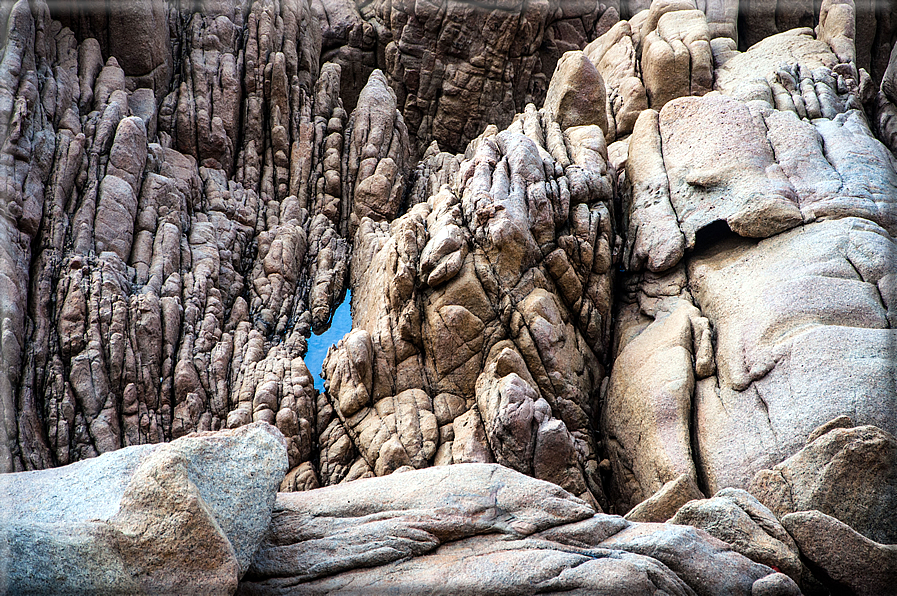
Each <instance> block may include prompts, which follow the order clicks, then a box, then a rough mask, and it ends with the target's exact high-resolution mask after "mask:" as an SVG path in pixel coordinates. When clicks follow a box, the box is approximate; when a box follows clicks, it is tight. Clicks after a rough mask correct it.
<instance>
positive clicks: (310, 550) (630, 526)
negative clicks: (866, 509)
mask: <svg viewBox="0 0 897 596" xmlns="http://www.w3.org/2000/svg"><path fill="white" fill-rule="evenodd" d="M723 568H724V569H726V573H724V574H721V573H719V572H718V571H719V569H723ZM776 575H777V574H775V573H774V572H773V571H772V570H771V569H769V568H768V567H766V566H764V565H759V564H756V563H753V562H751V561H749V560H748V559H746V558H744V557H742V556H741V555H739V554H737V553H735V552H733V551H732V550H730V548H729V547H728V546H727V545H726V544H724V543H723V542H720V541H718V540H716V539H714V538H712V537H710V536H709V535H707V534H706V533H704V532H702V531H700V530H696V529H694V528H688V527H683V526H674V525H668V524H635V523H631V522H628V521H626V520H624V519H623V518H620V517H618V516H612V515H603V514H596V513H595V511H594V509H592V508H591V507H590V506H589V505H588V504H587V503H585V502H584V501H582V500H580V499H578V498H576V497H574V496H573V495H571V494H569V493H568V492H566V491H564V490H563V489H561V488H560V487H558V486H556V485H553V484H551V483H548V482H544V481H541V480H536V479H534V478H530V477H528V476H524V475H523V474H520V473H519V472H515V471H514V470H511V469H510V468H506V467H503V466H500V465H497V464H456V465H452V466H441V467H433V468H427V469H423V470H411V471H407V472H403V473H401V474H393V475H390V476H384V477H380V478H369V479H364V480H358V481H356V482H351V483H346V484H341V485H338V486H332V487H327V488H323V489H317V490H313V491H308V492H303V493H281V494H279V495H278V497H277V503H276V505H275V508H274V521H273V523H272V527H271V531H270V533H269V534H268V537H267V538H266V540H265V542H264V544H263V545H262V547H261V548H260V550H259V552H258V553H257V554H256V556H255V559H254V561H253V564H252V567H251V568H250V570H249V572H248V573H247V575H246V576H245V577H244V579H243V581H242V582H241V584H240V589H239V592H238V593H240V594H282V593H286V592H291V591H293V592H301V593H307V594H323V593H328V592H334V591H338V592H339V593H347V594H371V593H382V592H386V591H395V592H398V593H407V592H409V591H424V592H426V593H430V594H465V595H468V594H470V595H474V594H483V595H485V594H495V593H506V594H536V593H544V592H546V591H574V590H581V591H589V592H590V593H594V592H598V593H602V594H612V595H620V596H622V595H624V594H626V595H633V594H637V595H641V594H645V595H649V594H650V595H653V594H656V593H657V592H658V591H663V592H664V593H667V594H671V595H682V596H686V595H693V594H700V595H707V596H709V595H712V594H733V595H744V596H748V595H752V594H753V593H754V591H755V590H756V589H757V588H754V586H755V585H756V586H758V587H763V586H767V585H773V586H774V589H770V590H769V591H767V592H764V593H768V594H776V595H779V596H786V595H788V596H796V595H797V594H799V591H798V590H797V587H796V585H795V584H794V583H793V582H791V580H789V579H788V578H784V579H781V580H780V579H776ZM764 589H765V588H764Z"/></svg>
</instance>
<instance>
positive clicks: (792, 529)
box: [782, 510, 897, 596]
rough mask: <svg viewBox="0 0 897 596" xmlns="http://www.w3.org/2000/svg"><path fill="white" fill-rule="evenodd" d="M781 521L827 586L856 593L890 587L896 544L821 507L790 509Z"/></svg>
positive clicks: (896, 558)
mask: <svg viewBox="0 0 897 596" xmlns="http://www.w3.org/2000/svg"><path fill="white" fill-rule="evenodd" d="M782 525H783V526H785V528H786V529H787V530H788V533H789V534H791V536H793V537H794V541H795V542H796V543H797V546H798V548H800V552H801V554H802V555H803V556H804V557H806V558H807V559H809V560H810V561H811V562H812V563H813V565H815V566H817V567H818V568H819V569H821V571H822V573H821V574H818V576H821V579H822V580H823V582H824V583H826V584H827V585H828V587H829V588H830V589H831V590H832V591H833V592H834V591H836V590H837V591H840V592H844V593H848V594H856V595H857V596H861V595H862V596H867V595H868V596H872V595H873V594H876V595H877V594H887V593H889V592H891V591H893V588H894V577H895V574H897V547H895V546H894V545H892V544H879V543H877V542H874V541H872V540H869V539H868V538H866V537H865V536H863V535H861V534H859V533H858V532H856V531H855V530H854V529H853V528H851V527H850V526H848V525H847V524H845V523H843V522H841V521H838V520H837V519H835V518H833V517H831V516H828V515H826V514H824V513H822V512H820V511H816V510H811V511H801V512H798V513H789V514H788V515H786V516H784V517H783V518H782Z"/></svg>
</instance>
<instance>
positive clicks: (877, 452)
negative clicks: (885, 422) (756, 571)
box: [749, 426, 897, 544]
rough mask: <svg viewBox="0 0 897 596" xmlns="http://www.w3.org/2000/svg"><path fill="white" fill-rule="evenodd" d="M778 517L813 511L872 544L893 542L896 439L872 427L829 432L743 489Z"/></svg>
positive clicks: (896, 510) (895, 528) (896, 522)
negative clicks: (851, 530)
mask: <svg viewBox="0 0 897 596" xmlns="http://www.w3.org/2000/svg"><path fill="white" fill-rule="evenodd" d="M749 490H750V492H751V493H752V494H753V495H755V496H756V497H757V498H758V499H759V500H760V501H761V502H762V503H763V504H764V505H766V506H767V507H769V508H770V509H771V510H772V511H773V512H774V513H775V514H776V516H778V517H779V518H784V516H786V515H788V514H789V513H795V512H799V511H809V510H819V511H821V512H822V513H824V514H826V515H829V516H832V517H834V518H836V519H838V520H840V521H841V522H843V523H845V524H847V525H849V526H850V527H852V528H853V529H854V530H856V531H857V532H859V533H860V534H862V535H864V536H866V537H867V538H869V539H871V540H874V541H876V542H881V543H885V544H897V438H895V437H894V435H892V434H891V433H889V432H886V431H884V430H882V429H880V428H877V427H874V426H858V427H856V428H834V429H831V430H829V431H828V432H826V433H824V434H822V435H821V436H818V437H814V440H813V441H812V442H810V443H809V444H808V445H807V446H806V447H804V448H803V449H801V450H800V451H798V452H797V453H795V454H794V455H793V456H791V457H789V458H788V459H786V460H785V461H783V462H782V463H780V464H778V465H777V466H775V467H774V468H772V469H771V470H761V471H760V472H758V473H757V475H756V476H754V479H753V480H752V481H751V485H750V488H749Z"/></svg>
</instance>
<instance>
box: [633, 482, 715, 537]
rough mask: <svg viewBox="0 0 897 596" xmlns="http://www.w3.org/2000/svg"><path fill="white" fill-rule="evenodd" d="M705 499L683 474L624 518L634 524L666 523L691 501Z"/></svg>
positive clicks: (695, 485)
mask: <svg viewBox="0 0 897 596" xmlns="http://www.w3.org/2000/svg"><path fill="white" fill-rule="evenodd" d="M703 497H704V493H702V492H701V491H700V489H699V488H698V486H697V484H695V481H694V479H692V478H690V477H689V476H687V475H686V474H683V475H681V476H679V477H678V478H676V479H675V480H670V481H669V482H667V483H666V484H664V485H663V486H662V487H661V489H660V490H659V491H657V492H656V493H654V494H653V495H651V496H650V497H648V498H647V499H645V500H644V501H642V502H641V503H639V504H638V505H636V506H635V507H633V508H632V509H630V510H629V512H628V513H627V514H626V515H625V516H624V518H625V519H628V520H629V521H634V522H658V523H659V522H665V521H667V520H668V519H670V518H671V517H673V516H674V515H676V512H677V511H679V510H680V508H681V507H682V506H683V505H685V504H686V503H688V502H689V501H693V500H695V499H702V498H703ZM674 523H675V522H674ZM687 525H691V526H695V525H697V524H693V523H689V524H687ZM704 529H706V528H704ZM717 538H719V536H717Z"/></svg>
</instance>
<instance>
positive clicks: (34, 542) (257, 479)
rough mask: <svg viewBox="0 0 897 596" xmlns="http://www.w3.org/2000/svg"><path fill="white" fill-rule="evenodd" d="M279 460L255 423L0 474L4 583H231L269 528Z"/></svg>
mask: <svg viewBox="0 0 897 596" xmlns="http://www.w3.org/2000/svg"><path fill="white" fill-rule="evenodd" d="M286 468H287V454H286V445H285V442H284V440H283V436H282V435H281V434H280V432H279V431H277V430H276V429H275V428H274V427H272V426H270V425H268V424H265V423H262V422H259V423H254V424H250V425H247V426H243V427H240V428H238V429H236V430H225V431H221V432H219V433H208V432H207V433H196V434H192V435H189V436H186V437H183V438H181V439H178V440H176V441H172V442H171V443H168V444H164V445H136V446H133V447H127V448H125V449H120V450H118V451H115V452H113V453H106V454H103V455H102V456H99V457H97V458H93V459H89V460H84V461H81V462H77V463H74V464H71V465H68V466H63V467H61V468H56V469H53V470H41V471H33V472H19V473H15V474H3V475H0V499H2V501H3V503H4V507H3V513H2V517H0V537H2V539H3V544H4V549H3V550H4V552H3V555H4V558H3V569H2V570H3V573H2V574H0V577H2V578H3V580H4V583H3V585H2V586H0V587H2V588H3V589H4V593H9V594H48V593H53V594H86V593H90V594H136V593H154V594H175V593H181V594H187V593H190V594H194V593H197V594H198V593H202V594H232V593H233V592H234V590H235V589H236V587H237V581H238V579H239V578H240V577H241V576H242V575H243V574H244V573H246V570H247V569H248V568H249V564H250V561H251V559H252V556H253V555H254V553H255V551H256V549H257V548H258V547H259V544H260V543H261V542H262V539H263V538H264V536H265V535H266V533H267V531H268V526H269V524H270V521H271V512H272V508H273V506H274V499H275V494H276V491H277V488H278V486H279V485H280V480H281V478H282V477H283V475H284V473H285V472H286ZM247 469H252V470H253V471H252V472H251V473H247Z"/></svg>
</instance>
